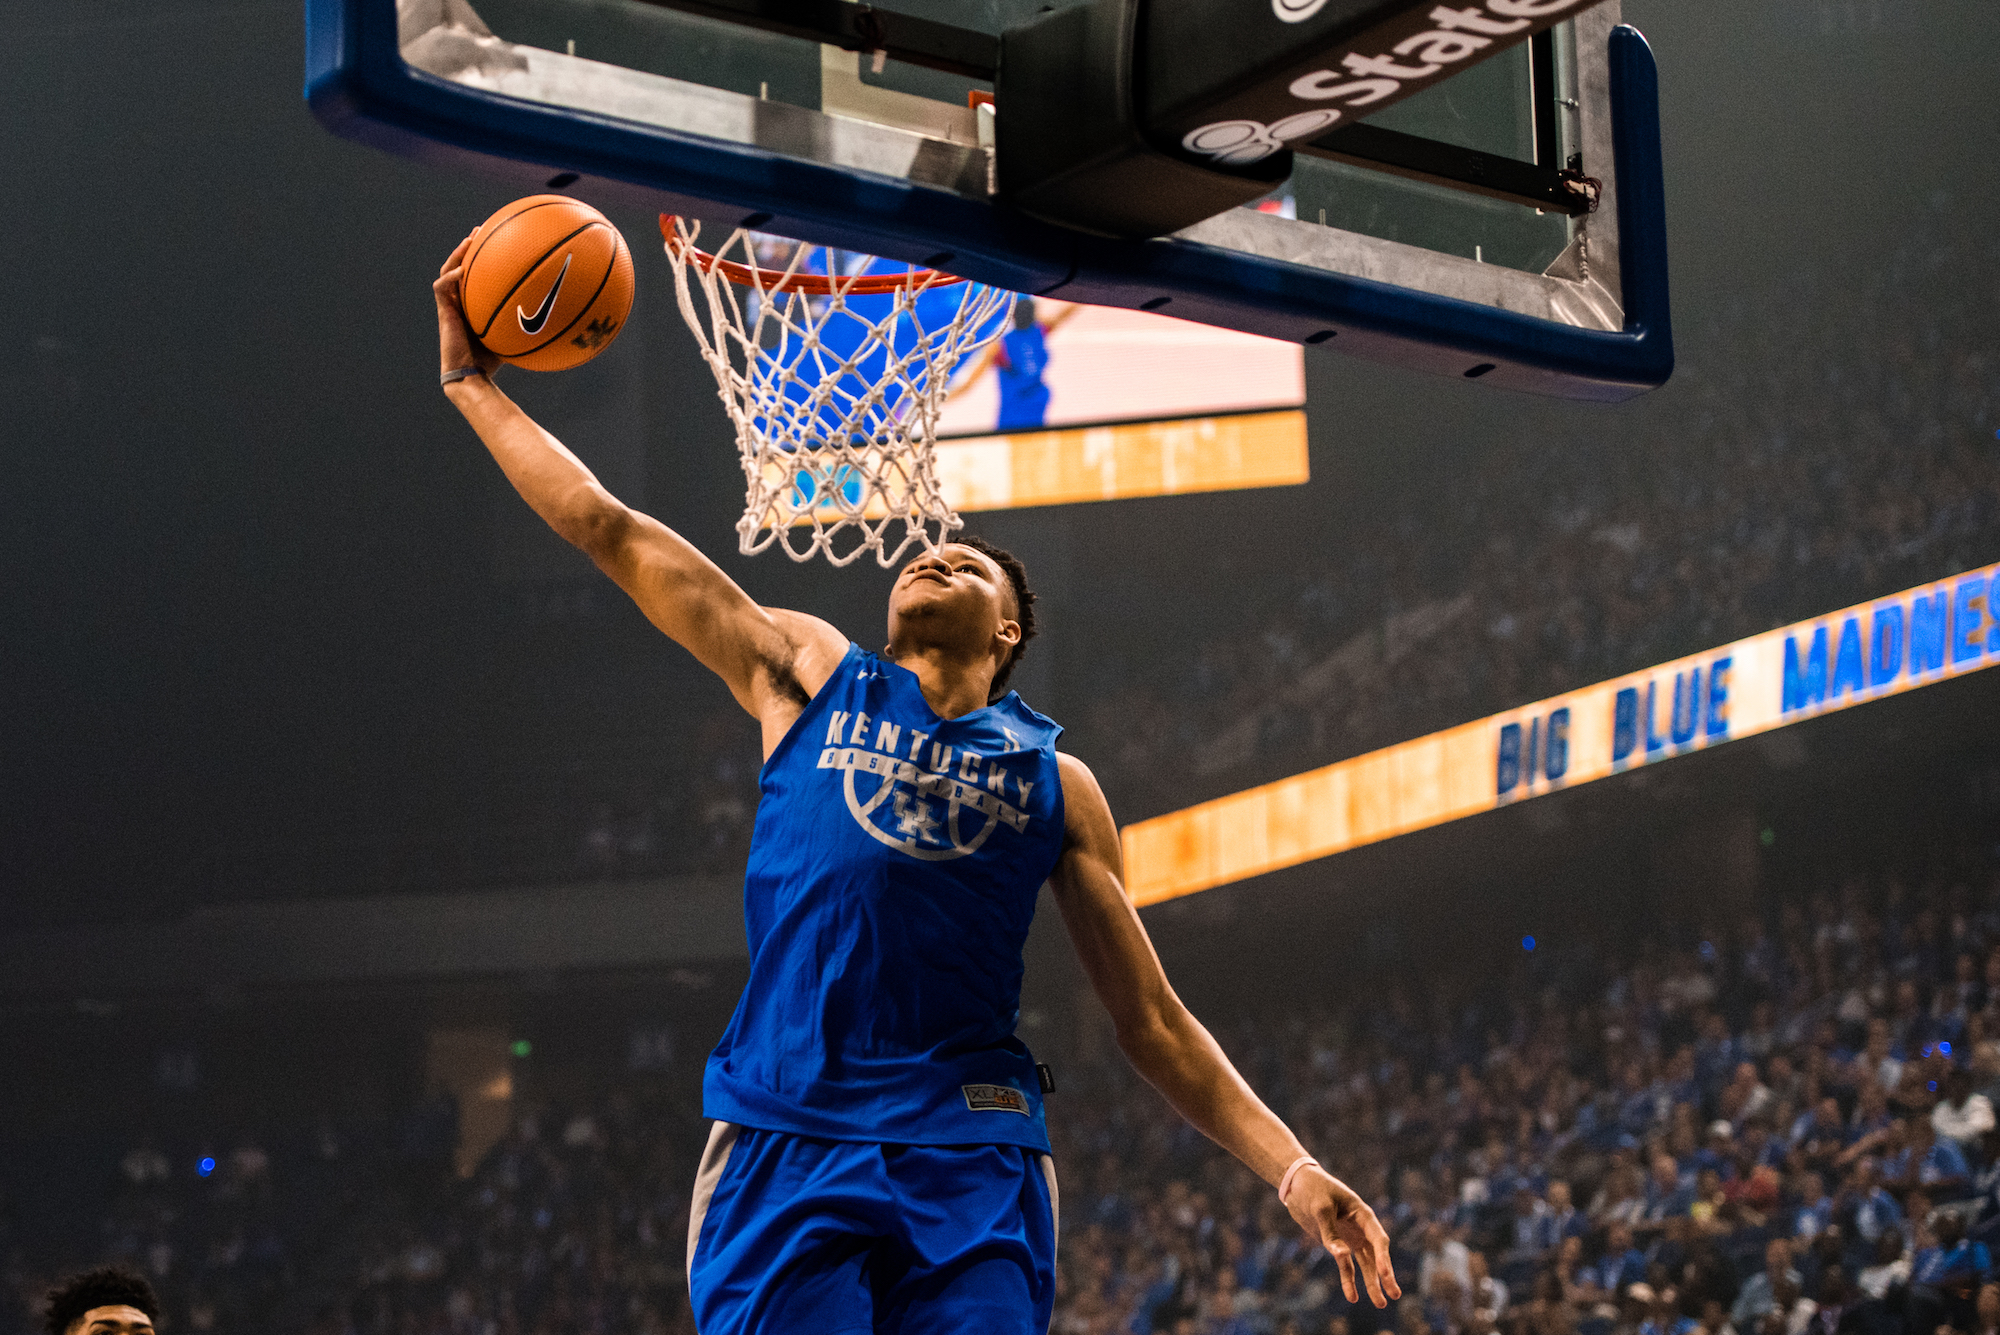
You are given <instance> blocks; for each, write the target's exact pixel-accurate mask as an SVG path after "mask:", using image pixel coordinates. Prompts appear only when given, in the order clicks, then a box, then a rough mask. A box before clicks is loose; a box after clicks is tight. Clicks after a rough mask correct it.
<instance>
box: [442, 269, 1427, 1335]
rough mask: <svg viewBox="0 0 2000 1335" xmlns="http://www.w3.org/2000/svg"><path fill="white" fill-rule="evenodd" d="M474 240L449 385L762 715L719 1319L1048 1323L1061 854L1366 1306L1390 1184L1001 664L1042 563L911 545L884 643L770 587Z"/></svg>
mask: <svg viewBox="0 0 2000 1335" xmlns="http://www.w3.org/2000/svg"><path fill="white" fill-rule="evenodd" d="M464 252H465V245H464V244H463V243H461V244H460V246H459V247H458V249H457V250H454V251H453V252H452V254H451V257H450V258H449V259H447V260H446V261H445V263H444V266H443V269H442V272H441V273H440V276H439V278H438V280H437V283H436V285H435V287H434V289H433V290H434V292H435V294H436V297H437V315H438V337H439V343H440V356H441V371H442V373H443V379H444V381H445V393H446V394H447V395H449V397H450V398H451V401H452V403H453V405H454V406H456V407H457V408H458V410H459V411H460V412H461V413H463V414H464V416H465V418H466V420H467V422H469V423H470V424H471V426H472V428H473V429H474V430H475V431H476V432H478V434H479V438H480V439H481V440H482V441H483V442H484V443H485V445H486V447H487V449H488V450H489V451H491V453H492V455H493V457H494V459H495V460H496V461H497V462H498V463H499V465H500V467H501V469H502V470H503V471H504V472H505V473H506V475H507V478H508V480H509V481H510V482H512V483H513V484H514V487H515V489H516V490H517V491H519V492H520V494H521V496H522V498H523V499H524V500H526V501H527V503H528V504H529V505H530V506H532V507H533V508H534V510H535V512H536V513H537V514H539V515H540V516H541V517H542V518H543V519H544V520H546V521H547V522H548V524H549V526H550V527H551V528H553V529H555V531H556V532H557V533H559V534H561V535H562V536H563V537H564V538H566V539H568V540H569V541H570V542H571V543H573V544H575V545H576V546H577V547H579V548H580V549H582V550H583V551H584V552H585V553H586V554H588V555H589V556H590V557H591V559H592V560H594V561H595V562H596V563H597V565H598V567H599V568H600V569H602V570H603V571H604V572H605V573H606V574H607V575H609V576H610V577H611V578H612V579H613V580H614V581H616V582H617V584H618V585H619V587H620V588H622V589H624V590H625V592H626V593H627V594H628V595H630V596H631V598H632V600H633V601H634V602H636V603H637V604H638V605H639V608H640V610H641V611H643V612H644V613H645V614H646V616H647V617H648V619H650V620H651V621H652V622H653V624H654V625H655V626H657V627H659V628H660V630H661V631H663V632H664V633H665V634H666V635H667V636H668V637H669V638H670V639H672V640H674V641H675V642H677V643H678V644H680V645H681V646H683V647H684V648H686V649H687V650H688V651H689V652H691V653H692V654H693V655H694V656H695V657H696V658H697V659H699V660H700V661H701V662H702V664H703V665H705V666H706V667H708V668H709V669H710V670H712V671H713V672H714V673H715V674H716V675H717V676H719V677H721V678H722V680H723V682H724V683H725V684H726V685H727V686H728V687H729V690H730V692H731V693H732V694H733V695H734V696H735V697H736V700H737V702H738V703H739V704H741V705H742V706H743V708H744V709H745V710H746V711H747V712H748V713H749V714H750V715H751V717H753V718H755V719H756V720H757V722H758V724H759V725H760V726H761V728H762V729H763V739H764V755H765V763H764V769H763V773H762V778H761V785H762V789H763V798H762V802H761V804H760V805H759V807H758V810H757V821H756V828H755V833H754V835H753V837H752V842H751V851H750V857H749V866H748V869H747V874H746V878H745V879H746V885H745V896H746V904H745V917H746V922H747V926H748V930H749V940H750V979H749V982H748V984H747V985H746V986H745V988H744V991H743V996H742V999H741V1000H740V1001H739V1002H738V1004H737V1008H736V1013H735V1016H734V1017H733V1018H732V1019H731V1020H730V1023H729V1027H728V1029H727V1030H726V1031H725V1033H724V1034H723V1036H722V1041H721V1042H720V1043H719V1044H718V1045H717V1047H716V1049H715V1052H714V1054H713V1055H712V1056H711V1057H710V1058H709V1063H708V1070H707V1074H706V1078H705V1080H704V1082H703V1111H704V1112H705V1113H706V1114H707V1115H708V1116H709V1117H711V1118H713V1119H714V1126H713V1127H712V1129H711V1135H710V1138H709V1143H708V1149H707V1151H706V1153H705V1154H704V1156H703V1159H702V1164H701V1169H700V1173H699V1176H698V1178H697V1180H696V1184H695V1190H694V1211H693V1220H692V1223H691V1227H690V1232H689V1238H688V1280H689V1288H690V1292H691V1294H692V1298H693V1303H694V1313H695V1319H696V1323H697V1325H698V1327H699V1328H700V1330H701V1331H702V1335H739V1333H741V1335H748V1333H750V1332H758V1333H762V1332H790V1331H801V1330H812V1331H819V1332H827V1335H835V1333H836V1332H860V1331H896V1332H909V1333H910V1335H915V1333H916V1332H936V1333H937V1335H944V1333H945V1332H951V1333H952V1335H961V1333H962V1332H1007V1333H1009V1335H1012V1333H1014V1332H1019V1333H1020V1335H1040V1333H1041V1332H1043V1331H1046V1330H1047V1328H1048V1323H1049V1317H1050V1312H1051V1308H1052V1306H1053V1301H1054V1295H1055V1284H1054V1264H1055V1242H1056V1226H1057V1197H1056V1186H1055V1177H1054V1172H1053V1166H1052V1164H1051V1163H1050V1160H1049V1157H1048V1156H1049V1142H1048V1132H1047V1129H1046V1126H1045V1124H1044V1121H1043V1115H1042V1089H1041V1086H1040V1084H1039V1082H1038V1079H1037V1071H1036V1067H1035V1064H1034V1061H1033V1058H1032V1057H1031V1056H1030V1055H1029V1053H1028V1050H1027V1048H1026V1047H1025V1046H1024V1045H1022V1044H1021V1042H1020V1041H1019V1040H1018V1039H1016V1038H1015V1037H1014V1034H1013V1030H1014V1024H1015V1017H1016V1012H1017V1008H1018V1006H1019V1001H1020V987H1021V973H1022V962H1021V949H1022V945H1023V943H1024V942H1025V940H1026V937H1027V931H1028V922H1029V919H1030V917H1031V916H1032V915H1033V913H1034V909H1035V900H1036V896H1037V893H1038V891H1039V889H1040V887H1041V885H1042V884H1043V882H1044V881H1047V882H1048V883H1049V884H1050V885H1051V886H1052V887H1053V889H1054V891H1055V898H1056V902H1057V904H1058V905H1059V907H1060V909H1061V911H1062V915H1063V921H1064V923H1065V925H1066V926H1067V927H1068V929H1069V933H1070V936H1071V938H1072V940H1073V941H1074V942H1075V945H1076V950H1077V953H1078V955H1079V956H1080V957H1081V959H1082V962H1083V967H1084V969H1085V971H1086V973H1087V974H1088V976H1089V978H1090V981H1091V984H1092V986H1093V987H1094V988H1095V990H1096V992H1097V994H1098V996H1099V997H1100V998H1102V999H1103V1002H1104V1004H1105V1005H1106V1006H1107V1007H1108V1008H1109V1010H1110V1012H1111V1016H1112V1019H1113V1020H1114V1022H1115V1024H1116V1031H1117V1036H1118V1042H1119V1045H1120V1047H1121V1048H1123V1050H1124V1052H1125V1054H1126V1055H1127V1057H1128V1058H1129V1059H1130V1060H1131V1062H1132V1064H1133V1065H1134V1066H1135V1067H1136V1068H1137V1069H1138V1070H1139V1072H1140V1074H1142V1075H1143V1076H1145V1078H1146V1079H1147V1080H1148V1081H1150V1082H1151V1083H1152V1084H1153V1085H1154V1087H1155V1088H1157V1089H1158V1090H1159V1091H1160V1092H1161V1093H1162V1094H1164V1095H1165V1096H1166V1097H1167V1099H1168V1100H1169V1101H1170V1102H1171V1103H1172V1104H1173V1105H1174V1107H1175V1108H1177V1109H1178V1110H1179V1111H1180V1112H1181V1113H1182V1115H1184V1116H1185V1117H1186V1118H1187V1119H1188V1120H1189V1121H1190V1122H1192V1123H1193V1124H1194V1125H1195V1126H1196V1127H1198V1128H1199V1129H1200V1130H1201V1131H1202V1132H1204V1133H1205V1134H1207V1135H1208V1136H1209V1137H1210V1138H1211V1139H1213V1140H1215V1141H1216V1142H1217V1143H1218V1144H1220V1145H1221V1146H1222V1147H1223V1148H1225V1149H1227V1150H1228V1151H1230V1152H1231V1153H1232V1154H1234V1155H1235V1156H1236V1157H1237V1158H1239V1159H1241V1160H1242V1161H1243V1162H1244V1163H1245V1164H1247V1165H1249V1167H1250V1169H1251V1170H1252V1171H1253V1172H1255V1173H1257V1174H1258V1175H1259V1176H1261V1177H1262V1178H1263V1179H1264V1180H1265V1181H1266V1182H1269V1183H1270V1184H1271V1185H1272V1186H1274V1187H1276V1188H1277V1189H1278V1194H1279V1197H1280V1198H1281V1199H1282V1200H1283V1201H1284V1203H1285V1205H1286V1206H1287V1207H1288V1208H1289V1209H1290V1211H1291V1214H1292V1218H1293V1219H1294V1220H1296V1221H1297V1223H1298V1224H1299V1226H1300V1228H1302V1229H1303V1230H1305V1232H1306V1233H1307V1235H1308V1236H1310V1237H1312V1238H1313V1239H1314V1240H1315V1241H1316V1242H1317V1243H1318V1244H1320V1245H1322V1246H1324V1247H1325V1248H1326V1249H1327V1250H1328V1251H1329V1252H1331V1253H1332V1255H1333V1256H1334V1258H1335V1261H1336V1263H1337V1265H1338V1268H1339V1271H1340V1278H1341V1287H1342V1289H1343V1291H1344V1292H1345V1293H1346V1295H1347V1298H1348V1300H1349V1301H1350V1302H1353V1301H1359V1289H1360V1288H1365V1289H1366V1290H1367V1293H1368V1297H1369V1299H1370V1301H1372V1302H1373V1303H1374V1304H1375V1305H1376V1306H1377V1307H1381V1306H1384V1305H1386V1302H1387V1300H1388V1299H1390V1298H1396V1297H1400V1296H1401V1290H1400V1289H1399V1288H1398V1286H1397V1284H1396V1279H1395V1275H1394V1273H1393V1271H1392V1270H1391V1268H1390V1264H1389V1244H1388V1238H1387V1237H1386V1235H1385V1234H1384V1233H1383V1230H1382V1226H1381V1224H1380V1223H1379V1222H1378V1221H1377V1220H1376V1218H1375V1213H1374V1211H1373V1210H1371V1209H1370V1208H1369V1207H1368V1205H1367V1203H1366V1202H1365V1201H1363V1200H1362V1199H1361V1198H1360V1197H1359V1196H1357V1195H1356V1194H1355V1193H1354V1192H1353V1191H1352V1190H1351V1189H1350V1188H1349V1187H1348V1186H1347V1185H1346V1184H1345V1183H1343V1182H1341V1181H1340V1179H1338V1178H1336V1177H1334V1176H1333V1175H1332V1174H1330V1173H1328V1172H1327V1171H1326V1170H1325V1169H1323V1168H1322V1167H1321V1166H1320V1165H1319V1163H1318V1162H1317V1161H1316V1160H1314V1159H1312V1158H1311V1157H1310V1156H1309V1155H1307V1154H1306V1152H1305V1150H1304V1149H1303V1148H1302V1147H1301V1146H1300V1144H1299V1142H1298V1140H1297V1139H1296V1138H1294V1136H1293V1135H1292V1133H1291V1132H1290V1131H1289V1130H1288V1129H1287V1128H1286V1127H1285V1124H1284V1123H1283V1122H1281V1121H1279V1120H1278V1118H1277V1117H1276V1116H1275V1115H1273V1114H1272V1112H1271V1111H1270V1109H1268V1108H1266V1107H1265V1106H1264V1104H1263V1103H1262V1102H1261V1101H1260V1100H1259V1099H1258V1098H1257V1096H1256V1095H1255V1094H1254V1093H1252V1092H1251V1090H1250V1087H1249V1086H1248V1085H1247V1084H1245V1083H1244V1081H1243V1079H1242V1077H1241V1076H1240V1075H1238V1074H1237V1072H1236V1070H1235V1068H1234V1067H1233V1066H1231V1064H1230V1062H1229V1059H1228V1058H1227V1057H1226V1056H1224V1055H1223V1052H1222V1049H1221V1048H1220V1047H1219V1046H1217V1044H1216V1042H1215V1040H1214V1039H1213V1038H1211V1037H1210V1036H1209V1034H1208V1031H1207V1030H1206V1029H1204V1028H1203V1027H1202V1026H1201V1025H1200V1024H1199V1023H1198V1022H1197V1021H1196V1020H1195V1019H1194V1017H1193V1016H1192V1015H1190V1014H1189V1013H1188V1011H1187V1009H1186V1007H1184V1006H1183V1005H1182V1004H1181V1002H1180V999H1179V998H1178V997H1177V996H1175V994H1174V991H1173V989H1172V988H1171V987H1170V986H1168V984H1167V980H1166V977H1165V976H1164V975H1163V974H1162V972H1161V970H1160V964H1159V960H1158V958H1157V957H1156V956H1155V955H1154V953H1153V949H1152V945H1151V943H1150V942H1149V941H1148V940H1147V937H1146V932H1145V929H1144V928H1143V927H1142V926H1141V924H1140V922H1139V917H1138V914H1137V913H1135V912H1134V911H1133V908H1132V905H1131V902H1130V901H1129V900H1128V899H1127V898H1126V896H1125V892H1124V888H1123V886H1122V885H1121V884H1120V879H1119V878H1120V859H1119V844H1118V830H1117V827H1116V825H1115V824H1114V823H1113V822H1112V819H1111V812H1110V809H1109V808H1108V807H1107V806H1106V804H1105V800H1104V796H1103V794H1102V792H1100V791H1099V789H1098V786H1097V782H1096V780H1095V779H1094V778H1093V777H1092V775H1091V773H1090V771H1089V770H1088V769H1086V768H1085V767H1084V765H1083V763H1082V762H1081V761H1079V760H1076V759H1075V758H1073V757H1071V756H1068V755H1064V754H1062V753H1060V752H1058V751H1057V750H1056V749H1055V743H1056V738H1057V737H1058V736H1059V735H1060V733H1061V731H1062V730H1061V729H1060V728H1059V727H1057V726H1056V725H1055V724H1053V723H1051V722H1050V721H1049V720H1048V719H1045V718H1043V717H1042V716H1041V715H1040V714H1037V713H1035V712H1034V711H1033V710H1031V709H1029V708H1028V707H1027V706H1026V705H1025V704H1023V703H1022V702H1021V698H1020V697H1019V696H1018V695H1015V694H1013V693H1011V692H1008V691H1007V690H1006V683H1007V678H1008V675H1009V674H1010V673H1011V672H1012V670H1013V668H1014V664H1015V663H1016V662H1017V661H1018V660H1019V658H1020V655H1021V650H1022V647H1023V645H1024V644H1025V643H1026V641H1027V639H1028V637H1029V636H1031V635H1032V634H1033V633H1034V595H1033V594H1032V593H1030V592H1029V590H1028V586H1027V579H1026V572H1025V571H1024V570H1023V569H1022V567H1021V563H1020V562H1019V561H1017V560H1015V559H1014V558H1013V557H1011V556H1009V555H1007V554H1006V553H1004V552H1001V551H999V550H997V549H995V548H992V547H990V546H987V545H986V544H984V543H982V542H979V541H978V540H976V539H967V540H964V541H959V542H952V543H948V544H946V545H945V546H944V547H942V548H941V549H939V550H938V551H936V552H934V553H930V554H927V555H924V556H920V557H918V558H917V559H916V560H914V561H911V562H910V563H909V564H908V565H906V566H905V567H903V569H902V571H901V573H900V574H899V575H898V576H897V579H896V582H895V585H894V588H893V590H892V591H891V593H890V596H889V643H888V647H887V648H886V649H885V650H884V651H883V652H882V653H880V654H875V653H871V652H869V651H867V650H865V649H863V648H861V647H860V646H859V645H856V644H852V643H850V642H849V641H848V639H847V637H846V636H845V635H842V634H841V633H840V632H839V631H838V630H836V629H834V628H833V627H832V626H831V625H829V624H827V623H826V622H824V621H822V620H820V619H819V618H817V617H813V616H808V615H806V614H804V613H802V612H791V611H785V610H782V609H779V608H770V607H760V606H758V605H757V604H756V603H754V602H752V601H751V600H750V598H749V597H748V595H746V594H745V593H744V592H743V590H742V589H740V588H738V587H737V586H736V584H735V583H734V582H733V581H732V580H730V578H729V577H728V576H727V575H725V574H724V573H723V572H722V571H721V570H720V569H719V568H717V567H716V566H715V564H714V563H712V562H711V561H709V559H708V558H707V557H705V556H703V555H702V554H701V553H700V552H699V551H697V550H696V549H695V548H694V547H693V546H692V545H691V544H689V543H688V542H687V541H686V540H685V539H683V538H682V537H680V536H679V535H678V534H676V533H674V532H673V531H672V530H670V529H668V528H667V527H665V526H664V525H662V524H661V523H659V522H658V521H657V520H654V519H652V518H650V517H648V516H646V515H644V514H641V513H639V512H638V511H636V510H633V509H631V508H630V507H628V506H626V505H624V504H621V503H620V502H619V501H618V500H617V498H615V497H614V496H612V495H611V494H610V493H609V492H607V491H606V490H605V489H604V487H603V486H602V485H600V484H599V483H598V481H597V479H596V478H595V477H594V476H592V475H591V473H590V471H589V470H588V469H587V468H585V467H584V466H583V464H582V463H581V462H579V461H578V460H577V458H576V457H575V456H574V455H572V454H571V453H570V452H569V451H568V450H567V449H565V448H564V447H563V446H562V444H561V443H560V442H558V441H557V440H556V439H555V438H554V437H553V436H551V435H549V433H548V432H546V431H544V430H543V429H542V428H541V427H539V426H538V425H536V424H535V423H534V422H533V421H532V420H531V419H529V417H528V416H527V415H526V414H525V413H523V412H522V411H521V410H520V408H518V407H516V406H515V405H514V403H513V402H512V401H510V400H509V399H508V398H507V396H506V395H505V394H503V393H502V392H501V391H500V390H499V389H497V388H496V387H495V386H494V384H493V380H492V372H493V371H494V370H495V369H496V367H497V365H498V362H497V360H496V359H494V358H493V357H492V356H491V355H490V354H487V353H485V352H484V351H483V350H481V349H479V348H478V347H477V345H475V344H474V343H473V342H472V341H471V338H470V336H469V335H468V333H467V331H466V327H465V321H464V317H463V316H462V314H461V313H460V310H459V306H458V300H457V291H458V275H459V267H458V266H459V263H460V260H461V258H462V257H463V254H464Z"/></svg>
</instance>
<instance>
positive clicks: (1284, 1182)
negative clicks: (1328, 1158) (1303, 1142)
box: [1278, 1154, 1320, 1206]
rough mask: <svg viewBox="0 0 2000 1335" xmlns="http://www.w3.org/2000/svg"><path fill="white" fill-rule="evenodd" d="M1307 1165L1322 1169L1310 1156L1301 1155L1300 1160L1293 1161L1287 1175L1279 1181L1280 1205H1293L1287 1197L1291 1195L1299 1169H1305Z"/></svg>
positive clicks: (1286, 1171)
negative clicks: (1293, 1180) (1293, 1181)
mask: <svg viewBox="0 0 2000 1335" xmlns="http://www.w3.org/2000/svg"><path fill="white" fill-rule="evenodd" d="M1307 1164H1311V1165H1312V1166H1313V1167H1314V1168H1318V1167H1320V1162H1319V1160H1317V1159H1315V1158H1313V1157H1312V1156H1311V1155H1310V1154H1301V1155H1300V1156H1299V1157H1298V1158H1296V1159H1294V1160H1292V1166H1291V1167H1290V1168H1287V1169H1286V1170H1285V1175H1284V1176H1283V1177H1281V1178H1279V1179H1278V1203H1279V1204H1280V1205H1287V1206H1288V1205H1290V1204H1291V1202H1290V1201H1288V1200H1286V1199H1285V1197H1286V1196H1288V1195H1289V1194H1291V1190H1292V1179H1293V1178H1295V1177H1297V1176H1298V1175H1299V1169H1301V1168H1304V1167H1305V1166H1306V1165H1307Z"/></svg>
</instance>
